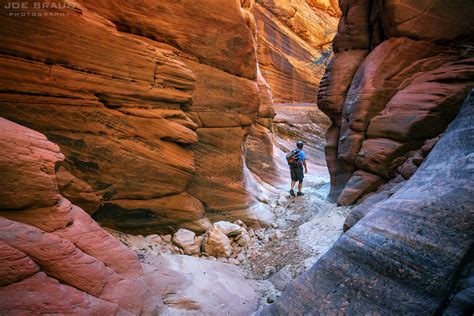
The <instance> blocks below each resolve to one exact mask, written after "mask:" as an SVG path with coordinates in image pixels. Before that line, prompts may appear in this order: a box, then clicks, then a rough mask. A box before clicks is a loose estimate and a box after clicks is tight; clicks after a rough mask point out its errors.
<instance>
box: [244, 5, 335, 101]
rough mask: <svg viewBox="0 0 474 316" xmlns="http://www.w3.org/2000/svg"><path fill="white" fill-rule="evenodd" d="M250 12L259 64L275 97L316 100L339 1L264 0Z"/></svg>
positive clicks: (328, 52) (293, 99) (275, 98)
mask: <svg viewBox="0 0 474 316" xmlns="http://www.w3.org/2000/svg"><path fill="white" fill-rule="evenodd" d="M252 12H253V14H254V15H255V20H256V23H257V24H256V27H257V44H258V45H257V46H258V48H257V58H258V62H259V66H260V69H261V71H262V74H263V76H264V77H265V79H266V80H267V81H268V83H269V85H270V87H271V88H272V94H273V98H274V100H275V102H276V103H295V102H296V103H297V102H312V103H314V102H316V91H317V89H318V86H319V81H320V80H321V77H322V76H323V74H324V69H325V67H326V62H327V60H329V57H330V55H331V54H332V50H331V42H332V39H333V38H334V35H335V33H336V28H337V23H338V21H339V16H340V11H339V5H338V3H337V1H334V0H331V1H327V0H323V1H321V0H292V1H288V0H262V1H257V2H256V4H255V6H254V7H253V8H252Z"/></svg>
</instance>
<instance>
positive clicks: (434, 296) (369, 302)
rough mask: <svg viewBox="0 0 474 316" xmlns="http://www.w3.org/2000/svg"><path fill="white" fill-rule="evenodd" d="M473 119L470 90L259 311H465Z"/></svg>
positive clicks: (473, 236)
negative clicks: (410, 163)
mask: <svg viewBox="0 0 474 316" xmlns="http://www.w3.org/2000/svg"><path fill="white" fill-rule="evenodd" d="M473 122H474V90H473V91H472V92H471V95H470V97H469V98H468V99H467V100H466V102H465V103H464V106H463V107H462V109H461V111H460V112H459V114H458V116H457V118H456V119H455V120H454V122H453V123H452V124H451V125H450V127H449V129H448V130H447V131H446V133H445V135H444V136H443V137H442V138H441V140H440V141H439V142H438V143H437V144H436V146H435V147H434V149H433V151H432V152H431V153H430V155H429V156H428V158H427V159H426V160H425V161H424V163H423V164H422V165H421V166H420V168H419V169H418V170H417V171H416V173H415V174H414V175H413V176H412V177H411V178H410V179H409V180H408V181H407V182H406V183H405V184H404V185H403V186H402V187H401V188H400V189H399V190H398V191H397V192H396V193H395V194H393V195H392V196H391V197H390V198H389V199H387V200H386V201H383V202H380V203H378V204H377V205H376V206H374V207H373V208H372V209H371V210H370V212H369V213H368V214H367V215H366V216H365V217H364V218H362V219H361V220H360V221H359V222H358V223H357V224H356V225H355V226H353V227H352V228H351V229H350V230H348V231H347V232H346V233H345V234H344V235H343V236H342V237H341V238H340V239H339V240H338V241H337V242H336V244H335V245H334V246H333V248H331V250H329V251H328V252H327V253H326V254H325V255H324V256H323V257H322V258H321V259H320V260H319V261H318V262H317V263H316V264H315V265H314V266H313V267H312V268H311V269H310V270H309V271H307V272H306V273H305V274H303V275H302V276H301V277H299V278H298V279H297V280H296V281H295V282H294V283H293V284H291V285H290V286H288V287H287V288H286V290H285V291H284V293H283V295H282V296H281V297H280V299H279V300H278V301H277V302H276V303H274V304H272V305H270V306H269V307H266V308H264V309H263V311H262V312H261V313H260V314H261V315H282V314H292V313H295V311H297V314H301V315H303V314H304V315H306V314H308V315H309V314H310V315H326V314H335V313H344V314H351V315H352V314H356V315H359V314H381V315H404V314H413V315H420V314H430V315H431V314H442V313H443V312H444V311H445V310H446V313H448V314H450V315H451V314H452V315H461V314H464V315H468V314H472V311H473V310H474V309H473V308H474V306H473V305H472V289H473V284H472V258H473V257H472V255H473V253H472V251H473V247H474V189H473V186H472V180H473V178H474V172H473V168H472V166H473V154H472V153H473V151H474V137H473V135H474V124H473ZM469 269H470V272H469ZM466 270H467V271H468V272H466ZM469 280H471V281H469ZM459 281H462V282H459ZM460 284H461V285H460ZM458 291H459V292H458ZM451 299H452V301H451Z"/></svg>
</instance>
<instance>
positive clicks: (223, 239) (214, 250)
mask: <svg viewBox="0 0 474 316" xmlns="http://www.w3.org/2000/svg"><path fill="white" fill-rule="evenodd" d="M202 249H203V251H204V252H205V253H207V254H208V255H209V256H213V257H226V258H227V257H229V256H230V255H231V254H232V246H231V245H230V241H229V238H227V236H226V235H225V234H224V233H223V232H221V231H220V230H219V228H217V227H215V226H213V227H212V228H210V229H209V230H207V231H206V233H205V235H204V239H203V241H202Z"/></svg>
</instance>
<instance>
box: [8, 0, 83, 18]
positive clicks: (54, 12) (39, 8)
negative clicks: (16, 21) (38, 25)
mask: <svg viewBox="0 0 474 316" xmlns="http://www.w3.org/2000/svg"><path fill="white" fill-rule="evenodd" d="M1 9H2V13H3V14H4V15H7V16H11V17H31V16H37V17H43V16H68V15H69V14H70V12H71V10H74V4H73V3H67V2H60V1H57V2H49V1H48V2H46V1H45V2H42V1H34V2H22V1H8V2H6V3H4V4H3V5H2V7H1Z"/></svg>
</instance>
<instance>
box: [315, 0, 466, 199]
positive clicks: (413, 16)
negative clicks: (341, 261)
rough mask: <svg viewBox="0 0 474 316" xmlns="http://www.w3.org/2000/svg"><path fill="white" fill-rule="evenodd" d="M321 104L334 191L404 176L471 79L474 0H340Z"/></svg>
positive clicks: (334, 195) (357, 194)
mask: <svg viewBox="0 0 474 316" xmlns="http://www.w3.org/2000/svg"><path fill="white" fill-rule="evenodd" d="M341 9H342V11H343V17H342V18H341V21H340V23H339V31H338V34H337V35H336V37H335V39H334V45H333V48H334V51H335V53H336V54H335V57H334V59H333V60H332V62H331V64H330V66H329V67H328V68H327V71H326V74H325V76H324V78H323V80H322V82H321V87H320V89H319V94H318V101H319V103H318V105H319V106H320V108H321V109H322V110H323V111H324V112H325V113H326V114H327V115H328V116H329V117H330V118H331V120H332V126H331V128H330V129H329V131H328V134H327V146H326V157H327V158H326V159H327V164H328V167H329V171H330V173H331V193H330V198H331V199H333V200H337V202H338V203H339V204H342V205H349V204H353V203H355V202H357V201H358V200H359V199H360V198H361V197H362V196H363V195H364V194H367V193H369V192H371V191H374V190H376V189H377V187H378V186H379V185H381V184H383V183H385V182H387V181H389V180H390V179H392V178H394V177H396V176H397V175H398V174H400V175H402V176H403V177H404V178H405V179H408V178H409V177H410V176H411V175H412V174H413V173H414V171H415V170H416V168H417V166H419V165H420V164H421V162H422V161H423V159H424V158H425V157H426V155H427V154H428V153H429V149H428V150H422V148H423V147H424V148H425V149H426V148H431V147H432V146H433V143H434V141H433V140H436V139H437V137H438V136H439V135H440V134H441V133H442V132H443V131H444V130H445V129H446V127H447V126H448V124H449V122H451V120H452V119H453V118H454V117H455V115H456V113H457V112H458V110H459V106H460V104H461V103H462V100H464V98H465V97H466V95H467V93H468V91H469V89H470V87H472V86H473V85H474V55H473V53H472V52H473V50H472V47H473V45H474V40H473V39H472V35H471V34H472V31H473V28H474V22H473V20H472V19H470V18H468V16H472V15H473V14H474V4H473V3H472V2H470V1H460V2H457V3H456V5H453V3H452V1H447V0H446V1H435V2H433V3H428V2H427V1H418V2H415V1H409V2H407V3H404V4H400V2H399V1H368V0H367V1H344V2H341Z"/></svg>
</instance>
